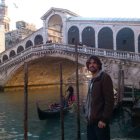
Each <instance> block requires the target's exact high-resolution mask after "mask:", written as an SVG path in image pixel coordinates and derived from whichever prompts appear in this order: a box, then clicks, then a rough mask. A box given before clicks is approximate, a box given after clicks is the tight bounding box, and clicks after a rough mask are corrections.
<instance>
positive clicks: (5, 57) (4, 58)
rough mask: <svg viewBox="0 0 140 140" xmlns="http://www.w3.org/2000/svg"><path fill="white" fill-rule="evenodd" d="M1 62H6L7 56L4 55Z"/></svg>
mask: <svg viewBox="0 0 140 140" xmlns="http://www.w3.org/2000/svg"><path fill="white" fill-rule="evenodd" d="M2 60H3V62H4V61H6V60H8V56H7V55H6V54H5V55H4V56H3V58H2Z"/></svg>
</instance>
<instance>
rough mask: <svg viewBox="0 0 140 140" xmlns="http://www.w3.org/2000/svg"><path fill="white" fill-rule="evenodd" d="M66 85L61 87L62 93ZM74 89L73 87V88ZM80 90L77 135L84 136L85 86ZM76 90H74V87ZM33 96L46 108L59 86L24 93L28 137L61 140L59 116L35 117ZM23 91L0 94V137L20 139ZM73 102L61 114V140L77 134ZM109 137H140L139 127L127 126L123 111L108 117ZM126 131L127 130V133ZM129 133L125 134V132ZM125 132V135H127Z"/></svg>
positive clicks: (128, 120)
mask: <svg viewBox="0 0 140 140" xmlns="http://www.w3.org/2000/svg"><path fill="white" fill-rule="evenodd" d="M66 88H67V87H64V88H63V93H64V91H65V90H66ZM74 89H75V87H74ZM79 89H80V110H81V114H80V117H81V137H82V140H87V139H86V123H85V122H84V114H83V112H82V107H83V105H84V104H85V101H86V94H87V85H82V86H80V87H79ZM75 90H76V89H75ZM35 99H38V100H39V106H40V108H41V109H46V108H48V106H49V105H50V104H52V103H54V102H59V88H57V87H55V88H48V89H39V90H29V95H28V139H29V140H61V129H60V118H56V119H51V120H44V121H41V120H39V119H38V116H37V111H36V105H35ZM23 102H24V92H23V91H9V92H2V93H0V140H7V139H10V140H20V139H23V136H24V135H23V110H24V108H23ZM76 115H77V110H76V104H75V106H74V108H73V109H72V110H70V111H69V112H68V113H67V114H65V116H64V128H65V140H76V135H77V126H76V124H77V121H76V120H77V117H76ZM110 128H111V138H112V139H115V138H123V137H124V138H125V139H140V137H139V138H134V136H133V135H135V137H136V136H138V135H139V133H140V127H137V128H136V129H135V127H134V126H131V116H130V115H129V113H127V112H125V111H121V112H120V113H119V114H117V115H115V116H113V117H112V119H111V121H110ZM129 131H130V132H129ZM128 132H129V133H128ZM127 134H129V137H130V136H131V137H132V138H127V137H128V135H127Z"/></svg>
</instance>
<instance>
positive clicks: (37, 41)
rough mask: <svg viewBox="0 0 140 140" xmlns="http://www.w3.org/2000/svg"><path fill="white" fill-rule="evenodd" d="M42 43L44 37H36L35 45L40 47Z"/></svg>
mask: <svg viewBox="0 0 140 140" xmlns="http://www.w3.org/2000/svg"><path fill="white" fill-rule="evenodd" d="M42 41H43V37H42V35H36V37H35V39H34V44H35V45H38V44H39V43H40V44H41V42H42Z"/></svg>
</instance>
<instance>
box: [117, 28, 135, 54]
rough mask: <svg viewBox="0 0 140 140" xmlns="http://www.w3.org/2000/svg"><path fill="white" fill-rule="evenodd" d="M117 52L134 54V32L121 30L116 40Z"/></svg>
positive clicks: (127, 29) (128, 29)
mask: <svg viewBox="0 0 140 140" xmlns="http://www.w3.org/2000/svg"><path fill="white" fill-rule="evenodd" d="M116 43H117V50H121V51H130V52H135V47H134V32H133V30H132V29H130V28H123V29H121V30H120V31H119V32H118V34H117V38H116Z"/></svg>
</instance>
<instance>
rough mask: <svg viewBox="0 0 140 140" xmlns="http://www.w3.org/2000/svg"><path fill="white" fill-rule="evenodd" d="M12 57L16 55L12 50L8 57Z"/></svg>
mask: <svg viewBox="0 0 140 140" xmlns="http://www.w3.org/2000/svg"><path fill="white" fill-rule="evenodd" d="M14 55H16V53H15V51H14V50H12V51H10V55H9V57H10V58H11V57H13V56H14Z"/></svg>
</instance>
